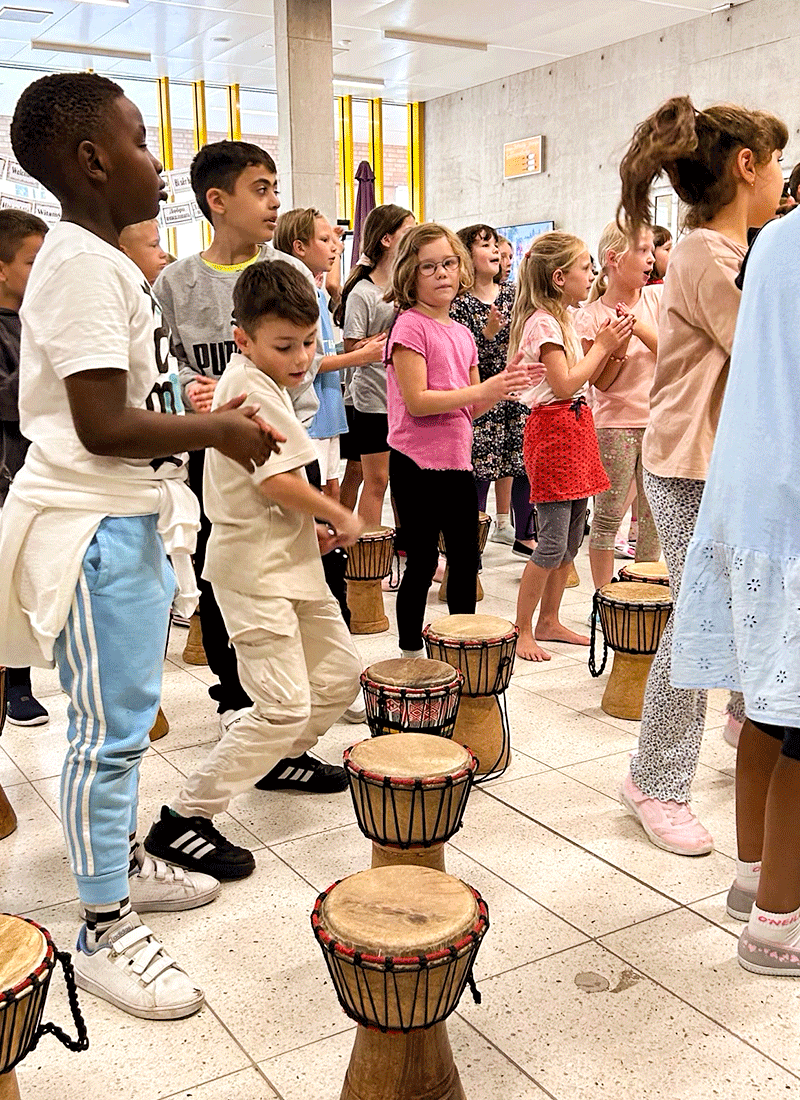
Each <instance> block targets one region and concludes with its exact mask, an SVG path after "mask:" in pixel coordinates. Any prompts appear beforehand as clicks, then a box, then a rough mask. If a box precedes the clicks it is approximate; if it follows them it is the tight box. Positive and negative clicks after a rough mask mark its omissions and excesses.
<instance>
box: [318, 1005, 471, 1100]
mask: <svg viewBox="0 0 800 1100" xmlns="http://www.w3.org/2000/svg"><path fill="white" fill-rule="evenodd" d="M423 1098H424V1100H466V1097H465V1094H464V1090H463V1088H462V1087H461V1080H460V1078H459V1076H458V1070H457V1069H456V1067H455V1063H454V1062H453V1052H452V1050H451V1049H450V1040H449V1039H448V1037H447V1025H446V1024H444V1023H441V1024H434V1025H433V1027H429V1028H426V1029H425V1030H424V1031H411V1032H409V1033H408V1035H384V1034H382V1033H381V1032H380V1031H372V1030H370V1029H369V1028H366V1027H362V1026H361V1025H359V1027H358V1030H357V1032H356V1041H355V1043H354V1045H353V1053H352V1055H351V1056H350V1065H349V1066H348V1069H347V1075H346V1077H345V1080H344V1087H343V1089H342V1094H341V1097H340V1100H423Z"/></svg>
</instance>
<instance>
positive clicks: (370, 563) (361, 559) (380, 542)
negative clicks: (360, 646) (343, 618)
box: [345, 527, 394, 634]
mask: <svg viewBox="0 0 800 1100" xmlns="http://www.w3.org/2000/svg"><path fill="white" fill-rule="evenodd" d="M393 554H394V531H393V530H392V528H391V527H378V528H377V529H376V530H375V531H365V532H364V534H363V535H362V536H361V538H360V539H359V540H358V542H357V543H356V544H355V546H351V547H350V549H349V550H348V551H347V569H346V571H345V577H346V579H347V606H348V607H349V608H350V633H351V634H380V633H381V632H382V631H384V630H388V629H389V620H388V618H387V617H386V613H385V612H384V609H383V592H382V591H381V581H382V580H383V578H384V577H388V576H389V573H390V572H391V569H392V555H393Z"/></svg>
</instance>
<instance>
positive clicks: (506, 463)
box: [450, 283, 529, 481]
mask: <svg viewBox="0 0 800 1100" xmlns="http://www.w3.org/2000/svg"><path fill="white" fill-rule="evenodd" d="M514 294H515V290H514V286H513V284H512V283H503V284H502V286H501V287H500V290H499V293H498V295H497V298H495V302H494V304H495V305H496V306H497V308H498V309H499V310H500V312H501V313H502V315H503V318H504V319H505V321H506V324H504V325H503V327H502V328H501V329H500V331H499V332H498V334H497V335H496V336H495V337H494V339H493V340H487V339H486V337H485V336H484V335H483V330H484V328H485V327H486V323H487V321H488V320H489V312H490V310H491V306H489V305H487V304H486V302H482V301H480V299H479V298H476V297H475V295H474V294H470V293H469V291H467V293H465V294H462V295H460V296H459V297H458V298H456V300H455V301H454V302H453V304H452V306H451V307H450V316H451V317H452V318H453V320H454V321H460V322H461V324H462V325H466V326H467V328H468V329H469V330H470V332H471V333H472V335H473V336H474V337H475V343H476V344H477V347H478V370H479V372H480V377H481V381H482V382H483V381H485V380H486V379H487V378H491V377H492V375H495V374H499V373H500V371H502V370H504V369H505V366H506V357H507V355H508V335H509V325H510V321H511V311H512V309H513V308H514ZM528 411H529V410H528V408H527V407H526V406H525V405H523V404H521V403H520V402H519V401H499V402H498V403H497V404H496V405H495V406H494V408H493V409H490V410H489V411H488V412H487V413H484V414H483V416H479V417H477V418H476V419H475V421H474V423H473V438H472V465H473V467H474V471H475V477H476V478H479V479H481V480H483V481H496V480H497V479H498V478H501V477H519V476H521V475H524V473H525V463H524V462H523V459H522V437H523V434H524V432H525V421H526V420H527V419H528Z"/></svg>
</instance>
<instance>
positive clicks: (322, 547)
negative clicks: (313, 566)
mask: <svg viewBox="0 0 800 1100" xmlns="http://www.w3.org/2000/svg"><path fill="white" fill-rule="evenodd" d="M316 528H317V542H318V543H319V552H320V556H321V557H323V558H324V557H325V555H326V554H330V552H331V550H335V549H336V547H337V546H338V545H339V543H338V542H337V541H336V532H335V531H334V530H332V529H331V528H330V527H329V526H328V524H327V523H317V524H316Z"/></svg>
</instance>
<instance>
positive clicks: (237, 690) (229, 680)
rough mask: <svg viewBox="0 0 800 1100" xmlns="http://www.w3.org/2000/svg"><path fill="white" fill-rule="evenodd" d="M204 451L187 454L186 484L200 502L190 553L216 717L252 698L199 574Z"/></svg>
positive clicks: (204, 535)
mask: <svg viewBox="0 0 800 1100" xmlns="http://www.w3.org/2000/svg"><path fill="white" fill-rule="evenodd" d="M204 459H205V451H192V452H191V453H190V455H189V485H190V486H191V488H192V490H193V492H194V494H195V496H196V497H197V499H198V500H199V501H200V530H199V531H198V532H197V548H196V549H195V552H194V571H195V575H196V577H197V587H198V588H199V589H200V601H199V604H198V611H199V613H200V628H201V630H202V634H203V649H204V650H205V651H206V659H207V660H208V667H209V668H210V669H211V671H212V672H213V673H214V675H215V676H216V677H217V678H218V679H219V683H218V684H214V685H213V686H212V687H210V688H209V689H208V694H209V695H210V696H211V698H212V699H214V700H215V702H216V704H217V710H218V711H219V713H220V714H222V713H224V712H225V711H226V710H241V709H242V708H243V707H249V706H251V704H252V699H251V698H250V696H249V695H248V694H247V692H246V691H245V690H244V688H243V687H242V685H241V683H240V681H239V670H238V668H237V667H236V653H235V652H234V649H233V646H232V645H231V640H230V638H229V637H228V631H227V630H226V629H225V623H224V621H223V619H222V613H221V612H220V609H219V607H218V606H217V601H216V599H215V598H214V591H213V589H212V587H211V585H210V584H209V582H208V581H204V580H203V578H202V576H201V574H202V572H203V566H204V565H205V562H206V546H207V545H208V538H209V535H210V534H211V523H210V521H209V519H208V518H207V516H206V513H205V509H204V508H203V465H204Z"/></svg>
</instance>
